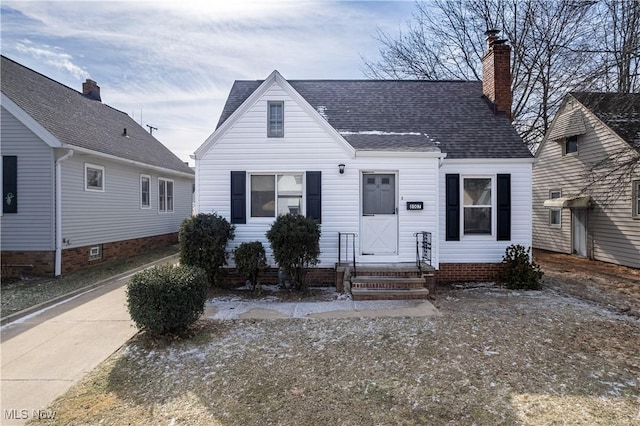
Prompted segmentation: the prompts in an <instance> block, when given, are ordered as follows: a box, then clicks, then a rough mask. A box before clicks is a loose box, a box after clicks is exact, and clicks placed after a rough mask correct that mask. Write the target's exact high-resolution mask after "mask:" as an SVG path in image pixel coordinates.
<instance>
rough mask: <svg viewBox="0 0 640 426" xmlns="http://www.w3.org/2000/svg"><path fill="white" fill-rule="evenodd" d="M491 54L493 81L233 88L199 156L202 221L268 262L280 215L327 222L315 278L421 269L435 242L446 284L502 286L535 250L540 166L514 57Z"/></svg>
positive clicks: (494, 49) (274, 81)
mask: <svg viewBox="0 0 640 426" xmlns="http://www.w3.org/2000/svg"><path fill="white" fill-rule="evenodd" d="M494 41H496V39H495V37H491V36H490V37H489V39H488V42H489V46H488V47H489V50H488V52H487V54H486V55H485V57H484V60H483V62H484V67H483V68H484V81H483V82H480V81H423V80H420V81H416V80H411V81H410V80H382V81H381V80H286V79H285V78H284V77H282V75H280V74H279V73H278V72H277V71H274V72H273V73H272V74H271V75H269V77H268V78H266V79H265V80H261V81H236V82H235V83H234V85H233V87H232V88H231V93H230V94H229V97H228V99H227V103H226V105H225V107H224V109H223V112H222V115H221V117H220V121H219V122H218V125H217V128H216V130H215V132H214V133H213V134H212V135H211V136H210V137H209V138H208V139H207V140H206V141H205V142H204V143H203V145H202V146H201V147H200V148H198V150H197V151H196V153H195V160H196V176H197V178H196V210H197V211H198V212H211V211H217V212H218V213H219V214H221V215H222V216H224V217H226V218H227V219H229V220H230V221H231V222H232V223H234V224H235V226H236V231H235V240H234V241H233V245H234V246H235V245H237V244H240V243H242V242H245V241H254V240H260V241H262V242H263V244H264V245H265V247H266V248H267V251H269V243H268V242H267V241H266V239H265V232H266V231H267V230H268V229H269V227H270V226H271V224H272V223H273V221H274V219H275V217H276V215H278V214H282V213H287V212H292V213H300V214H304V215H307V216H310V217H313V218H315V219H317V220H318V221H320V223H321V230H322V236H321V240H320V249H321V254H320V261H321V263H320V265H319V267H318V268H316V269H315V270H314V271H313V273H314V274H316V275H317V276H321V275H322V274H324V275H323V276H325V277H330V276H331V270H332V269H333V268H334V266H335V264H336V263H337V262H338V253H341V254H342V255H344V254H345V252H349V260H351V255H352V254H355V260H356V262H357V263H358V264H360V267H361V268H360V269H358V271H362V270H363V268H365V267H366V266H367V265H383V264H387V265H396V266H397V265H401V264H405V265H407V266H408V267H410V266H411V265H415V263H416V249H417V247H416V233H418V234H419V235H423V234H421V233H422V232H426V233H428V234H429V235H431V237H432V240H431V241H432V245H431V252H430V255H431V256H430V262H431V266H432V267H433V268H434V269H435V270H437V272H435V273H436V277H437V279H438V280H439V281H440V282H446V281H455V280H483V279H494V278H495V274H496V272H497V271H498V270H499V268H500V264H501V261H502V256H503V255H504V253H505V248H506V247H507V246H509V245H511V244H522V245H524V246H530V245H531V170H532V163H533V156H532V155H531V153H530V152H529V151H528V149H527V147H526V145H525V144H524V143H523V141H522V139H521V138H520V137H519V136H518V134H517V133H516V131H515V130H514V128H513V126H512V125H511V122H510V112H511V92H510V75H509V56H510V47H509V46H508V45H505V44H501V43H496V44H495V45H494V44H493V42H494ZM339 235H340V236H342V237H344V238H345V239H346V238H347V237H348V236H352V237H353V238H355V244H354V243H353V242H352V241H353V240H351V242H349V243H347V242H346V241H345V239H342V240H341V239H340V237H339ZM419 238H420V236H418V239H419ZM354 246H355V253H352V252H351V250H353V248H354ZM419 248H420V249H422V248H421V247H419ZM340 260H341V261H342V259H340ZM323 270H324V272H323ZM359 273H360V272H359ZM381 285H382V284H379V285H378V284H377V285H376V286H378V287H379V286H381Z"/></svg>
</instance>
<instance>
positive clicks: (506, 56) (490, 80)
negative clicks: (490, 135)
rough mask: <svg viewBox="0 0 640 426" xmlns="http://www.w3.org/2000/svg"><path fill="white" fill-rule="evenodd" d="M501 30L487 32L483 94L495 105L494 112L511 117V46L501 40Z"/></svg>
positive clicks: (483, 58)
mask: <svg viewBox="0 0 640 426" xmlns="http://www.w3.org/2000/svg"><path fill="white" fill-rule="evenodd" d="M499 32H500V31H499V30H494V29H491V30H487V31H485V33H484V34H485V35H486V36H487V52H486V53H485V54H484V56H483V57H482V93H484V95H485V96H486V97H487V98H489V100H490V101H491V102H492V103H493V108H494V112H495V113H498V112H503V113H504V114H506V116H507V117H509V120H513V118H512V116H511V101H512V94H511V46H509V45H508V44H505V41H506V40H499V39H498V33H499Z"/></svg>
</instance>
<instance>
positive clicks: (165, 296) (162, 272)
mask: <svg viewBox="0 0 640 426" xmlns="http://www.w3.org/2000/svg"><path fill="white" fill-rule="evenodd" d="M207 289H208V282H207V276H206V273H205V272H204V271H203V270H202V269H200V268H193V267H190V266H173V265H164V266H160V267H156V268H153V269H147V270H145V271H141V272H138V273H137V274H135V275H134V276H133V277H132V278H131V280H130V281H129V284H128V285H127V305H128V308H129V314H130V315H131V319H133V322H135V324H136V326H137V327H138V328H139V329H141V330H146V331H148V332H149V333H151V334H157V335H160V334H168V333H181V332H184V331H185V330H186V329H187V328H188V327H189V326H190V325H191V324H193V323H194V322H196V320H198V318H200V316H201V315H202V313H203V312H204V304H205V302H206V301H207Z"/></svg>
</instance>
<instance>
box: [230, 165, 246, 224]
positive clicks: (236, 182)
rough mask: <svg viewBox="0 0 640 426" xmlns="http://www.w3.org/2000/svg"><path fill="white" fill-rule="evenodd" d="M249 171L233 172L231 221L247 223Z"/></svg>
mask: <svg viewBox="0 0 640 426" xmlns="http://www.w3.org/2000/svg"><path fill="white" fill-rule="evenodd" d="M246 192H247V172H231V223H247V194H246Z"/></svg>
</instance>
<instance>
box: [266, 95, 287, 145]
mask: <svg viewBox="0 0 640 426" xmlns="http://www.w3.org/2000/svg"><path fill="white" fill-rule="evenodd" d="M267 136H268V137H270V138H281V137H283V136H284V102H283V101H269V102H267Z"/></svg>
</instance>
